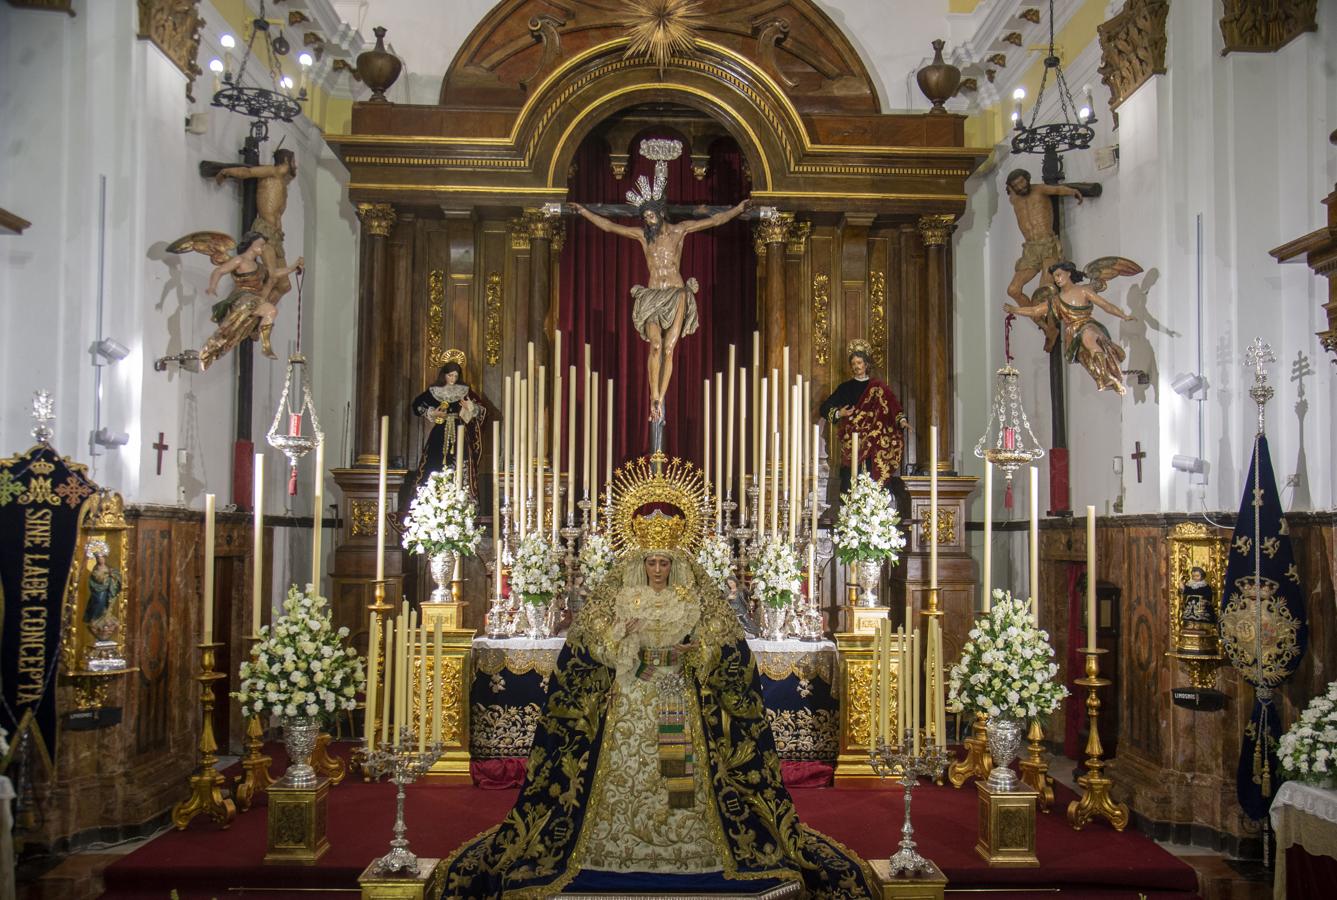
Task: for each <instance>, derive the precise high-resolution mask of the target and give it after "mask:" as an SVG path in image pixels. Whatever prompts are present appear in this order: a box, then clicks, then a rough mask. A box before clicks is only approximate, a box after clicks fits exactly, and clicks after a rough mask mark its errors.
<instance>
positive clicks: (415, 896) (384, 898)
mask: <svg viewBox="0 0 1337 900" xmlns="http://www.w3.org/2000/svg"><path fill="white" fill-rule="evenodd" d="M375 866H376V862H375V861H373V862H372V863H371V864H370V865H368V866H367V868H366V869H365V870H363V872H362V874H361V875H359V876H358V877H357V883H358V884H360V885H361V886H362V900H428V898H435V897H439V896H440V895H441V889H442V887H443V884H442V882H443V881H444V880H445V877H446V867H445V866H443V865H441V860H439V859H423V858H422V857H418V871H417V872H416V873H415V874H412V875H409V874H407V873H404V872H397V873H395V874H392V875H377V874H375V873H374V872H372V869H373V868H374V867H375Z"/></svg>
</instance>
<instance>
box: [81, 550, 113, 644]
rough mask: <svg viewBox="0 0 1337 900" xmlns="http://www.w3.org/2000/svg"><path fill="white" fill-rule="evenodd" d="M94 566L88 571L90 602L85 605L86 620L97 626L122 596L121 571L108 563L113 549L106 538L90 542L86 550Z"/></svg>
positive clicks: (91, 625)
mask: <svg viewBox="0 0 1337 900" xmlns="http://www.w3.org/2000/svg"><path fill="white" fill-rule="evenodd" d="M85 553H86V555H87V556H88V558H89V560H90V561H91V562H92V563H93V568H92V569H91V570H90V571H89V573H88V603H87V604H85V605H84V622H85V623H86V624H88V625H89V626H90V627H96V624H97V623H98V622H100V621H101V620H102V619H103V618H104V617H106V615H107V613H108V612H109V611H110V610H111V607H112V604H114V603H115V602H116V598H117V597H119V596H121V572H120V570H119V569H113V568H112V567H111V566H110V565H109V564H108V563H107V557H108V556H110V555H111V550H110V548H109V547H108V546H107V542H106V541H104V540H92V541H89V542H88V549H87V550H86V551H85Z"/></svg>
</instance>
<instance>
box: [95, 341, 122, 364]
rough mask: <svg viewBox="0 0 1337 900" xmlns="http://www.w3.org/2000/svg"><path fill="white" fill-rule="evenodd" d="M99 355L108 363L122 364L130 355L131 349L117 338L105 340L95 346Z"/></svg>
mask: <svg viewBox="0 0 1337 900" xmlns="http://www.w3.org/2000/svg"><path fill="white" fill-rule="evenodd" d="M93 349H94V350H95V351H97V355H98V356H100V357H102V358H103V359H105V360H106V361H107V362H113V363H114V362H120V361H121V360H123V359H125V358H126V357H127V356H129V355H130V348H129V347H127V346H125V344H122V343H121V342H120V341H118V340H116V339H115V338H103V339H102V340H100V341H98V342H97V343H96V344H94V345H93Z"/></svg>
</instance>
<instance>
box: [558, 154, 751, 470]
mask: <svg viewBox="0 0 1337 900" xmlns="http://www.w3.org/2000/svg"><path fill="white" fill-rule="evenodd" d="M649 137H671V138H677V139H679V140H681V139H682V138H681V136H680V135H678V134H676V133H674V132H672V131H671V130H665V129H653V130H647V131H645V132H644V133H642V134H640V135H638V136H637V137H636V139H635V140H634V141H633V142H632V146H633V147H639V145H640V141H641V139H642V138H649ZM684 143H686V142H684ZM743 163H744V160H743V155H742V153H741V151H740V150H739V149H738V145H737V144H736V143H735V142H734V141H733V140H732V139H731V138H721V139H719V140H717V141H715V143H714V145H713V146H712V147H711V152H710V167H709V169H708V170H707V172H706V177H705V178H704V179H703V180H701V181H698V180H697V179H696V177H695V176H694V175H693V174H692V166H691V157H690V156H689V155H688V154H687V153H686V152H685V151H684V153H683V155H682V156H681V157H679V158H678V159H676V160H674V161H672V162H670V163H669V167H668V172H669V179H668V188H667V191H666V196H667V198H668V201H669V203H671V204H709V205H712V206H732V205H733V204H735V203H737V202H738V201H740V200H742V199H743V198H744V197H746V196H747V195H748V193H749V192H750V190H751V183H750V180H749V179H748V178H747V177H746V176H745V175H744V174H743ZM628 169H629V171H628V173H627V174H626V175H625V176H624V177H623V178H622V179H621V180H617V179H615V178H613V172H612V168H611V166H610V164H609V155H608V146H607V144H606V142H605V141H604V139H603V138H602V136H599V135H591V136H590V137H588V138H586V139H585V142H584V143H583V144H582V145H581V147H580V149H579V150H578V151H577V152H576V157H575V171H574V172H573V173H572V175H571V181H570V188H571V193H570V199H571V200H572V201H573V202H577V203H626V202H627V201H626V197H625V194H626V192H627V191H628V190H630V189H632V187H633V186H634V185H635V182H636V177H637V176H639V175H645V176H646V178H647V179H649V180H650V181H651V182H652V183H653V180H654V164H653V163H652V162H650V161H649V160H647V159H643V158H642V157H641V156H640V154H639V153H633V156H632V163H631V165H629V166H628ZM617 221H619V222H621V223H623V224H627V225H639V222H638V220H635V219H619V220H617ZM566 226H567V229H568V231H567V237H566V245H565V247H564V249H563V251H562V260H561V279H560V300H559V306H558V319H557V328H558V329H560V330H561V332H562V355H563V368H564V369H565V367H566V366H568V365H570V364H571V363H575V364H576V366H577V386H576V392H577V397H578V398H579V397H580V396H581V391H582V390H583V385H584V383H585V375H584V372H583V369H584V345H585V343H586V342H588V343H589V344H590V354H591V367H592V368H593V369H594V370H595V371H596V372H598V373H599V376H600V378H601V379H602V380H603V381H604V382H605V384H606V381H607V379H608V378H614V379H616V387H615V393H614V401H613V465H614V466H615V467H616V466H619V465H621V464H622V463H623V462H625V461H626V460H628V459H631V458H633V457H635V456H640V455H642V454H645V453H647V452H649V446H650V433H649V427H648V419H649V413H650V399H649V397H650V392H649V387H648V384H647V381H646V354H647V351H648V349H649V346H650V345H649V344H647V343H646V342H645V341H644V340H642V339H641V336H640V335H639V334H638V333H637V332H636V329H635V328H634V327H633V326H632V323H631V309H632V305H633V304H632V300H631V288H632V286H633V285H636V284H645V283H646V281H647V279H648V277H649V272H648V269H647V268H646V264H645V255H644V253H643V252H642V251H641V247H640V244H639V243H638V242H636V241H632V240H629V239H627V238H623V237H619V236H617V235H614V234H609V233H607V232H603V231H600V230H599V229H597V228H595V227H594V226H593V225H591V224H590V223H589V222H586V221H585V220H584V219H582V218H578V217H572V216H568V217H567V219H566ZM681 271H682V276H683V279H684V280H686V279H687V278H689V277H695V278H696V280H697V281H698V282H700V286H701V287H700V291H699V292H698V293H697V295H696V302H697V313H698V316H699V318H700V326H699V327H698V329H697V331H696V332H695V333H694V334H691V335H689V336H687V337H684V338H683V339H681V340H680V341H679V342H678V346H677V349H676V351H675V353H674V359H673V378H672V380H671V381H670V383H669V390H668V395H667V397H666V398H665V400H666V406H667V420H668V427H667V428H666V430H665V447H664V449H665V451H666V452H667V453H668V454H669V456H680V457H683V458H684V459H688V460H691V461H692V462H694V463H696V464H698V465H699V464H700V463H701V461H702V459H701V456H702V449H703V448H702V439H703V437H704V435H703V432H702V428H703V425H704V411H703V409H702V381H703V380H704V379H706V378H709V377H710V376H711V375H712V373H714V372H716V371H723V370H724V368H725V367H726V366H727V365H728V361H729V360H728V357H729V344H731V343H732V344H734V345H736V347H737V354H738V356H737V362H736V365H738V366H747V365H749V364H750V361H751V360H750V357H751V352H752V332H753V330H755V329H756V327H757V325H756V322H757V315H756V275H757V261H756V251H755V250H754V248H753V244H752V234H751V228H750V226H749V225H748V223H745V222H740V221H738V220H734V221H732V222H729V223H727V224H725V225H722V226H719V227H717V228H713V229H709V230H707V231H704V232H698V233H696V234H690V235H688V236H687V238H686V241H685V242H684V245H683V253H682V269H681ZM566 374H567V373H566V372H564V373H563V377H565V376H566ZM725 384H726V390H727V382H726V383H725ZM564 389H565V388H564ZM735 389H736V390H738V388H735ZM602 390H603V393H602V395H601V396H600V400H599V423H598V426H599V427H598V433H599V451H598V452H599V483H600V484H601V485H602V484H603V473H604V471H605V467H606V459H605V457H604V446H605V443H604V441H605V437H604V434H605V428H606V427H607V426H606V423H607V421H608V409H607V397H608V393H607V387H603V388H602ZM563 402H565V401H563ZM713 402H714V401H713V399H712V403H713ZM737 402H738V401H737V397H735V403H737ZM563 415H565V412H564V413H563ZM577 417H578V419H577V425H576V427H577V428H578V429H582V430H580V431H578V432H577V440H578V441H579V440H581V438H580V435H582V434H583V433H584V432H583V428H584V425H583V422H584V418H583V417H584V409H583V403H581V402H580V400H579V399H578V400H577ZM713 419H714V413H713V411H712V428H713V427H714V426H713ZM563 427H565V425H564V426H563ZM742 432H743V430H740V431H739V432H738V433H736V435H735V439H736V440H737V438H738V437H740V436H741V435H742ZM739 452H742V447H740V446H735V448H734V453H735V454H737V453H739ZM734 465H735V467H736V466H737V456H735V458H734Z"/></svg>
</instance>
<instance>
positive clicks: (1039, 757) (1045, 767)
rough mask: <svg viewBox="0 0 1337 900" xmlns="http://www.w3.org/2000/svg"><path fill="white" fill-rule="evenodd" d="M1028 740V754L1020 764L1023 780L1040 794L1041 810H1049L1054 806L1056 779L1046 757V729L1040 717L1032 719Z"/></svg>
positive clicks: (1027, 735)
mask: <svg viewBox="0 0 1337 900" xmlns="http://www.w3.org/2000/svg"><path fill="white" fill-rule="evenodd" d="M1026 740H1027V742H1028V743H1027V744H1026V756H1025V757H1024V758H1023V759H1022V760H1021V763H1020V764H1019V768H1020V769H1021V780H1022V782H1024V783H1025V784H1028V785H1030V786H1031V789H1032V790H1033V791H1035V793H1036V794H1038V795H1039V796H1038V798H1037V801H1036V802H1037V803H1038V804H1039V806H1040V811H1041V812H1049V810H1050V809H1052V808H1053V806H1054V779H1053V778H1052V777H1051V776H1050V775H1049V763H1048V762H1047V761H1046V760H1045V757H1044V752H1045V745H1044V740H1045V729H1044V726H1043V725H1041V724H1040V720H1039V719H1031V727H1030V730H1029V731H1028V732H1027V733H1026Z"/></svg>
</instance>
